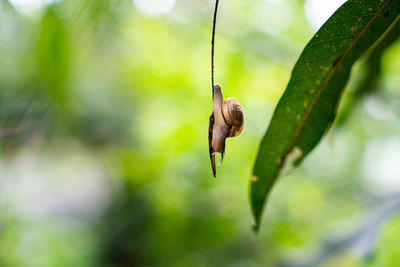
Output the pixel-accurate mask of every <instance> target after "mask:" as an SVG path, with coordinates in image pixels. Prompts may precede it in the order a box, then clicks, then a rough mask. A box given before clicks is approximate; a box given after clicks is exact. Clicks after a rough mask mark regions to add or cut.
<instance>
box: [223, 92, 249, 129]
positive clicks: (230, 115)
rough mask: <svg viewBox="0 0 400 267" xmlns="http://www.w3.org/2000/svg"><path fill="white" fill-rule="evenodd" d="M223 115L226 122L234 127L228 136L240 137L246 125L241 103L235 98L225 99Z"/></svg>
mask: <svg viewBox="0 0 400 267" xmlns="http://www.w3.org/2000/svg"><path fill="white" fill-rule="evenodd" d="M222 115H223V116H224V119H225V122H226V123H227V124H228V125H229V126H231V127H232V128H231V130H230V132H229V134H228V136H229V137H235V136H238V135H239V134H240V133H241V132H242V129H243V125H244V118H243V110H242V107H241V106H240V103H239V101H237V99H236V98H234V97H228V98H227V99H225V101H224V103H223V104H222Z"/></svg>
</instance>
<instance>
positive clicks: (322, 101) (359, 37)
mask: <svg viewBox="0 0 400 267" xmlns="http://www.w3.org/2000/svg"><path fill="white" fill-rule="evenodd" d="M399 14H400V1H398V0H379V1H378V0H349V1H347V2H346V3H345V4H344V5H343V6H341V7H340V8H339V9H338V10H337V11H336V12H335V14H333V15H332V17H331V18H329V20H328V21H327V22H326V23H325V24H324V25H323V26H322V27H321V28H320V29H319V31H318V32H317V33H316V34H315V36H314V37H313V38H312V39H311V41H310V42H309V43H308V44H307V46H306V47H305V49H304V50H303V52H302V54H301V56H300V58H299V60H298V61H297V63H296V65H295V66H294V68H293V71H292V76H291V78H290V81H289V84H288V86H287V88H286V90H285V92H284V94H283V96H282V97H281V99H280V101H279V103H278V106H277V107H276V109H275V112H274V115H273V117H272V120H271V123H270V125H269V128H268V130H267V133H266V134H265V136H264V138H263V140H262V142H261V145H260V148H259V152H258V155H257V158H256V162H255V166H254V170H253V175H252V177H251V178H250V202H251V208H252V212H253V217H254V220H255V225H254V230H255V231H257V230H258V228H259V225H260V221H261V215H262V212H263V209H264V206H265V202H266V199H267V197H268V195H269V192H270V191H271V188H272V186H273V184H274V183H275V181H276V179H277V177H278V175H279V172H280V170H281V169H282V167H283V166H284V165H285V164H286V160H287V158H288V157H287V156H288V154H289V153H291V152H292V151H294V152H296V151H297V152H300V153H298V154H299V155H298V157H297V158H296V159H295V160H294V162H295V164H298V163H300V162H301V160H302V159H303V158H304V157H305V156H306V155H307V154H308V153H309V152H310V151H311V150H312V149H313V148H314V147H315V146H316V145H317V144H318V142H319V141H320V139H321V138H322V136H323V134H324V132H325V131H326V130H327V128H329V125H330V124H331V123H332V121H333V119H334V117H335V114H336V109H337V105H338V102H339V99H340V97H341V95H342V93H343V89H344V86H345V85H346V82H347V80H348V78H349V75H350V71H351V68H352V66H353V64H354V63H355V61H356V60H357V59H358V58H360V57H361V56H362V55H363V54H364V53H366V52H368V51H369V50H370V49H372V48H373V47H375V45H376V44H377V43H378V41H379V40H381V39H383V37H384V36H385V33H386V32H387V31H388V29H389V28H390V26H391V25H392V24H393V23H394V22H395V21H396V20H398V19H399ZM300 205H301V203H299V208H301V207H300Z"/></svg>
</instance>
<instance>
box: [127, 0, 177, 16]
mask: <svg viewBox="0 0 400 267" xmlns="http://www.w3.org/2000/svg"><path fill="white" fill-rule="evenodd" d="M133 3H134V4H135V6H136V7H137V8H138V9H139V10H140V11H142V12H143V13H145V14H148V15H153V16H154V15H161V14H165V13H168V12H169V11H171V9H172V8H173V7H174V5H175V0H134V1H133Z"/></svg>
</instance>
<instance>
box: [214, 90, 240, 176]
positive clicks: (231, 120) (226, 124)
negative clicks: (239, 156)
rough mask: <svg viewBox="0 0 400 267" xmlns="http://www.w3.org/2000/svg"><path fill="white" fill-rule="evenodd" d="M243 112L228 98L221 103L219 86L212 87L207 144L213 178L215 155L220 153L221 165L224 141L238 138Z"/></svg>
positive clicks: (232, 99) (234, 100)
mask: <svg viewBox="0 0 400 267" xmlns="http://www.w3.org/2000/svg"><path fill="white" fill-rule="evenodd" d="M243 125H244V119H243V110H242V107H241V106H240V103H239V101H237V100H236V99H235V98H233V97H229V98H227V99H225V101H223V96H222V90H221V86H220V85H219V84H215V85H214V86H213V113H212V114H211V116H210V123H209V128H208V141H209V142H208V144H209V150H210V160H211V166H212V169H213V174H214V177H215V175H216V169H215V153H221V161H220V162H219V164H218V165H221V163H222V160H223V159H224V155H225V140H226V138H228V137H235V136H238V135H239V134H240V133H241V132H242V129H243Z"/></svg>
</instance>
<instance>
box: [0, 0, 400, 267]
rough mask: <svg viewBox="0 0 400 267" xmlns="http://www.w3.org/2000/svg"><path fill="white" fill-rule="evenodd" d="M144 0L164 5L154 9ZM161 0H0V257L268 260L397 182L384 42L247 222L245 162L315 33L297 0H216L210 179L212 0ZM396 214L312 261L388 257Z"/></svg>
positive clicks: (391, 58)
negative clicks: (346, 109) (358, 244)
mask: <svg viewBox="0 0 400 267" xmlns="http://www.w3.org/2000/svg"><path fill="white" fill-rule="evenodd" d="M148 2H153V3H164V2H165V3H167V2H170V3H172V4H174V5H173V7H172V6H171V7H172V9H170V10H167V11H168V12H164V13H162V14H152V13H151V12H149V11H148V9H146V8H145V7H146V3H148ZM164 2H163V1H161V2H157V1H155V0H154V1H143V0H142V1H141V0H135V1H133V2H132V1H131V0H129V1H125V0H116V1H100V0H87V1H79V0H64V1H49V0H43V1H18V0H13V1H5V0H1V1H0V53H1V55H2V56H1V57H0V87H1V88H2V90H1V93H0V136H1V150H0V151H1V154H0V156H1V160H0V266H5V267H20V266H21V267H31V266H32V267H33V266H35V267H36V266H38V267H39V266H40V267H47V266H49V267H50V266H52V267H53V266H61V267H62V266H65V267H70V266H78V267H79V266H82V267H90V266H237V267H239V266H276V265H279V264H281V263H282V264H283V263H285V262H292V261H296V259H298V258H299V257H307V256H308V255H311V254H312V253H313V251H315V250H316V248H319V247H322V244H323V242H324V240H326V239H330V238H332V236H333V235H336V234H337V235H346V234H348V233H349V232H352V230H354V227H356V226H358V225H360V224H361V225H362V224H364V223H367V222H368V218H369V217H368V216H366V215H367V214H368V213H369V211H370V208H371V207H372V206H374V207H375V206H376V207H377V208H379V207H380V203H381V202H384V201H385V199H384V197H385V196H390V195H394V196H396V194H398V193H399V190H398V188H399V187H400V185H399V183H398V181H397V179H394V178H393V177H394V176H396V175H397V174H399V170H398V168H397V169H396V166H397V165H398V164H396V163H397V162H398V160H399V158H400V156H399V153H398V151H400V150H399V149H397V148H398V147H399V144H400V143H399V138H398V137H399V132H400V128H399V125H400V123H399V113H400V105H399V102H398V100H397V99H399V95H400V91H399V90H398V84H400V76H399V73H400V64H399V62H400V60H399V59H400V43H399V42H396V43H394V44H393V45H392V46H391V47H390V48H389V49H388V50H387V51H386V52H385V53H384V54H383V60H382V71H381V78H380V81H381V82H380V83H379V88H378V90H379V92H380V94H381V96H382V97H380V98H377V97H376V96H374V95H372V96H370V97H367V98H365V99H362V100H361V103H362V105H358V106H356V108H355V110H354V111H353V112H352V113H351V114H350V115H349V117H348V119H347V120H346V122H345V123H344V124H343V127H341V128H340V129H334V130H333V131H332V132H331V134H330V135H329V136H328V137H327V138H325V139H324V140H323V143H322V144H321V146H319V148H318V149H316V150H315V151H314V152H313V153H311V155H310V157H309V158H308V159H307V160H305V162H304V164H303V166H302V167H301V168H300V169H298V170H296V171H293V172H289V173H288V174H287V175H286V176H285V177H284V178H282V179H281V180H279V182H278V183H279V186H278V187H276V188H275V189H274V190H273V192H272V194H271V197H270V206H269V207H268V209H267V210H266V213H267V214H268V220H265V221H264V223H265V224H264V228H263V230H262V231H261V232H260V234H259V235H258V236H254V235H253V234H252V232H251V230H250V229H251V228H250V225H251V223H250V209H249V205H248V199H247V182H248V176H249V175H250V172H251V167H252V163H253V161H254V159H255V155H256V151H257V146H258V144H259V140H260V139H261V136H262V135H263V133H264V131H265V129H266V123H267V122H268V120H269V119H270V116H271V114H272V109H273V107H274V105H275V104H276V102H277V100H278V99H279V97H280V95H281V94H282V92H283V89H284V88H285V86H286V83H287V81H288V79H289V72H290V69H291V67H292V66H293V64H294V63H295V62H296V60H297V56H298V55H299V53H300V51H301V49H302V47H303V46H304V44H305V43H306V42H307V41H308V40H309V39H310V38H311V36H312V35H313V30H312V29H310V28H309V26H308V23H307V18H306V17H305V15H304V12H303V4H304V3H303V2H304V1H302V0H284V1H264V0H257V1H247V2H246V1H245V2H243V1H239V0H234V1H229V2H225V1H221V6H220V8H221V9H220V13H219V21H218V27H217V40H216V81H217V82H219V83H221V85H222V87H223V88H224V90H225V91H224V94H225V95H226V96H227V97H229V96H235V97H236V98H237V99H238V100H239V101H240V103H241V104H242V106H243V108H244V111H245V128H244V131H243V133H242V134H241V136H240V137H238V138H235V139H233V140H229V143H228V145H227V156H226V158H225V160H224V165H223V167H220V168H219V170H218V173H219V177H218V178H217V179H213V178H212V173H211V170H210V166H209V159H208V155H207V153H208V150H207V149H208V148H207V127H208V116H209V113H210V111H211V96H210V88H209V87H210V86H209V79H210V77H209V56H210V37H211V19H212V9H213V2H212V1H206V0H202V1H194V0H193V1H183V0H177V1H176V2H175V1H171V0H168V1H164ZM357 72H363V69H362V68H357V69H356V71H355V72H354V76H356V74H357ZM354 78H357V77H354ZM357 81H358V79H352V83H351V84H350V87H351V88H350V91H351V90H352V88H355V87H356V86H357ZM344 97H345V98H346V97H347V95H345V96H344ZM384 158H390V159H392V160H385V161H383V160H381V159H384ZM371 162H375V164H371ZM376 175H378V176H376ZM375 176H376V177H375ZM396 177H397V176H396ZM373 178H375V179H373ZM396 182H397V183H396ZM299 203H301V205H300V204H299ZM399 227H400V221H399V220H398V216H397V215H394V217H391V218H390V219H389V220H386V221H385V222H384V223H383V224H382V227H380V228H379V230H377V232H376V235H377V238H376V242H373V244H374V246H373V248H374V249H373V253H372V254H371V253H370V254H369V255H372V256H369V257H366V256H364V255H365V254H362V253H361V254H360V253H356V252H354V251H353V250H352V249H351V248H346V249H343V250H340V251H339V252H337V253H335V254H332V255H329V256H328V257H327V258H325V259H323V261H322V262H321V264H322V265H324V266H338V265H340V266H360V265H366V266H382V264H388V265H387V266H391V265H390V264H393V265H392V266H396V262H398V261H399V259H400V252H399V251H398V249H397V248H398V244H397V243H396V240H399V231H398V229H399ZM366 242H368V241H366Z"/></svg>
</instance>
